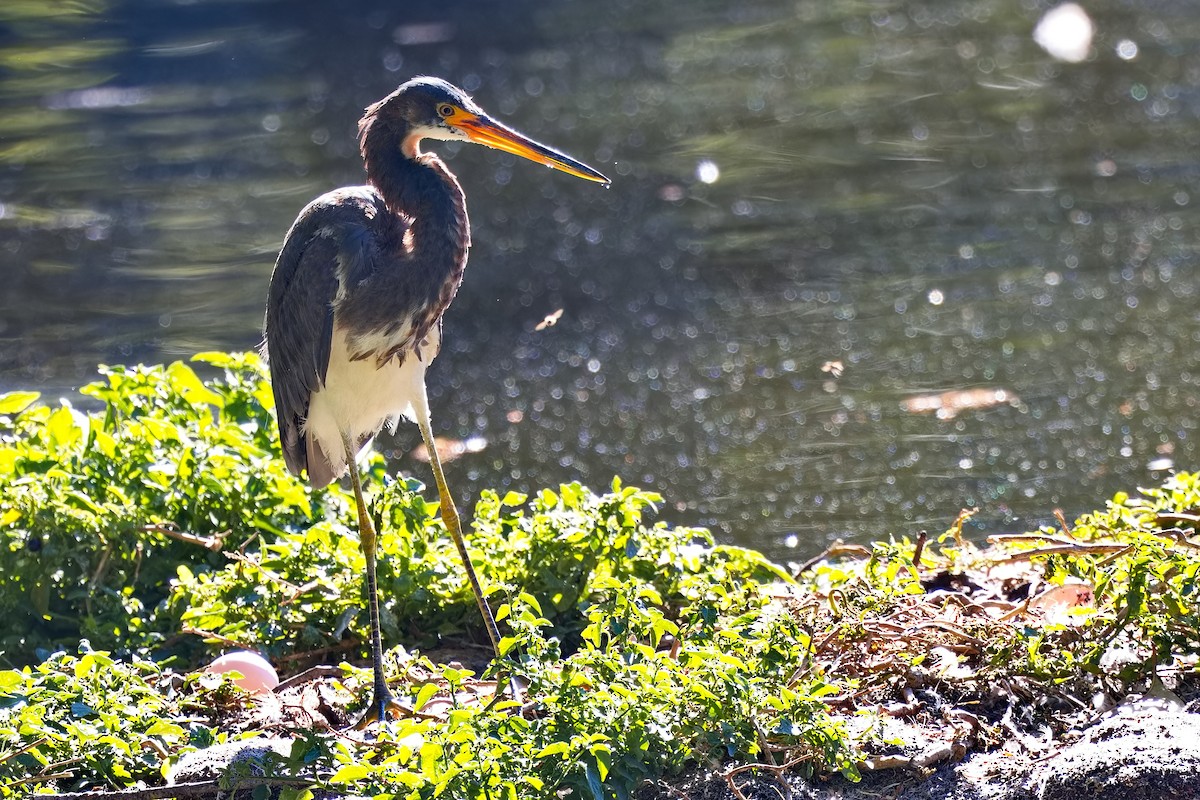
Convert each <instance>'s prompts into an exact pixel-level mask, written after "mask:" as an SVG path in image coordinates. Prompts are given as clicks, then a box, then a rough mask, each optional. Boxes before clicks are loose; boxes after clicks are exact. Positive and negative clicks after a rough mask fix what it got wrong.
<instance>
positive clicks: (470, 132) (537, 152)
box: [446, 112, 611, 186]
mask: <svg viewBox="0 0 1200 800" xmlns="http://www.w3.org/2000/svg"><path fill="white" fill-rule="evenodd" d="M446 121H447V122H449V123H450V124H451V125H453V126H454V127H456V128H458V129H459V130H461V131H463V133H465V134H467V138H468V139H470V140H471V141H472V142H475V143H477V144H482V145H487V146H488V147H493V148H495V149H497V150H503V151H504V152H506V153H512V154H513V155H515V156H520V157H521V158H527V159H529V160H530V161H536V162H537V163H539V164H545V165H546V166H548V167H553V168H554V169H557V170H562V171H563V172H565V173H567V174H568V175H574V176H575V177H576V178H583V179H584V180H585V181H595V182H596V183H602V184H604V185H605V186H608V185H609V184H610V183H611V181H610V180H609V179H608V178H607V177H605V176H604V175H602V174H601V173H599V172H597V171H596V170H594V169H592V168H591V167H589V166H588V165H587V164H584V163H583V162H582V161H576V160H575V159H573V158H571V157H570V156H569V155H567V154H566V153H560V152H558V151H557V150H555V149H554V148H552V147H547V146H546V145H544V144H541V143H540V142H535V141H534V140H533V139H530V138H529V137H528V136H525V135H523V134H520V133H517V132H516V131H514V130H513V129H512V128H509V127H508V126H506V125H502V124H500V123H499V122H496V121H495V120H494V119H492V118H491V117H487V116H484V115H483V114H478V115H476V114H469V113H465V112H460V113H459V114H456V115H455V116H454V118H453V119H448V120H446Z"/></svg>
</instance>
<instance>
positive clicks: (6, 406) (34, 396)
mask: <svg viewBox="0 0 1200 800" xmlns="http://www.w3.org/2000/svg"><path fill="white" fill-rule="evenodd" d="M41 396H42V395H41V394H40V393H38V392H7V393H5V394H0V414H20V413H21V412H22V411H24V410H25V409H26V408H29V406H31V405H33V404H34V403H36V402H37V400H38V398H39V397H41Z"/></svg>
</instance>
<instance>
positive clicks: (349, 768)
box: [329, 764, 371, 783]
mask: <svg viewBox="0 0 1200 800" xmlns="http://www.w3.org/2000/svg"><path fill="white" fill-rule="evenodd" d="M370 774H371V768H370V767H368V766H367V765H366V764H346V765H345V766H343V767H341V768H340V769H338V771H337V772H335V773H333V775H332V776H331V777H330V778H329V782H330V783H356V782H358V781H361V780H362V779H363V778H365V777H367V776H368V775H370Z"/></svg>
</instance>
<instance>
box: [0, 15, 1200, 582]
mask: <svg viewBox="0 0 1200 800" xmlns="http://www.w3.org/2000/svg"><path fill="white" fill-rule="evenodd" d="M1046 8H1047V6H1046V5H1044V4H1040V3H1036V2H1028V1H1027V2H1024V3H1021V4H1017V3H1013V2H1007V1H1006V2H1000V0H977V1H975V2H946V3H935V4H924V3H918V2H887V1H886V0H881V1H880V2H829V3H817V2H799V3H797V2H760V3H745V2H737V3H733V2H730V3H717V2H699V3H687V4H675V3H668V2H637V3H635V2H628V1H627V2H614V3H603V4H602V3H592V2H584V0H572V1H571V2H561V3H553V4H543V3H536V2H516V3H504V4H492V3H484V2H466V3H432V2H426V3H415V4H414V3H405V4H396V3H384V2H356V3H346V4H334V3H326V2H315V1H313V2H291V1H290V0H289V2H282V0H279V1H276V2H272V1H271V0H262V1H261V2H216V1H215V0H198V1H197V2H179V3H161V2H149V0H128V1H127V2H104V1H103V0H87V1H86V2H79V3H75V4H71V5H68V6H62V7H52V8H50V9H48V8H47V7H46V6H45V4H42V3H35V2H32V1H31V0H15V1H14V0H7V2H6V3H5V4H4V7H3V8H2V9H0V65H2V67H3V68H2V69H0V275H2V276H3V281H2V282H0V285H2V287H3V288H2V289H0V389H5V390H7V389H13V388H33V389H39V390H41V391H43V392H45V393H47V394H49V395H50V396H51V397H53V396H57V395H69V393H70V391H71V389H72V388H74V387H77V386H78V385H80V384H82V383H84V382H87V381H88V380H90V379H91V378H92V376H93V375H94V368H95V365H96V364H97V363H98V362H135V361H146V362H160V361H164V360H172V359H176V358H186V357H187V356H189V355H190V354H192V353H194V352H197V351H201V350H209V349H218V348H219V349H247V348H252V347H254V346H255V345H256V344H257V342H258V339H259V336H260V327H261V320H262V307H263V303H264V298H265V293H266V285H267V281H268V278H269V275H270V270H271V266H272V263H273V260H274V257H275V254H276V252H277V250H278V247H279V245H280V243H281V241H282V238H283V234H284V232H285V231H286V230H287V227H288V225H289V224H290V223H291V221H292V219H293V218H294V217H295V215H296V213H297V212H298V211H299V209H300V208H301V207H302V206H303V205H304V203H306V202H307V201H308V200H309V199H311V198H312V197H314V196H316V195H318V194H320V193H322V192H324V191H326V190H328V189H330V188H332V187H335V186H339V185H347V184H355V183H359V182H361V180H362V171H361V166H360V164H359V163H358V160H357V153H356V149H355V143H354V129H355V123H356V121H357V118H358V116H359V114H360V113H361V109H362V108H363V107H364V106H365V105H366V104H368V103H370V102H372V101H373V100H375V99H378V98H379V97H381V96H382V95H384V94H386V93H387V92H389V91H390V90H391V89H393V88H395V86H396V85H397V84H398V83H400V82H402V81H403V80H406V79H407V78H408V77H411V76H412V75H415V74H422V73H426V74H437V75H440V76H442V77H445V78H447V79H449V80H451V81H454V82H456V83H458V84H460V85H462V86H464V87H466V88H467V89H468V90H470V91H472V92H473V93H474V94H475V96H476V99H477V100H479V101H480V102H481V103H482V104H483V105H484V106H485V107H486V108H488V109H489V110H491V111H492V112H493V113H494V114H495V115H496V116H498V117H501V118H503V119H504V120H506V121H507V122H509V123H511V124H513V125H515V126H517V127H519V128H521V129H522V130H524V131H526V132H528V133H530V134H531V135H533V136H535V137H536V138H539V139H542V140H544V141H547V142H550V143H552V144H554V145H556V146H558V147H560V148H562V149H564V150H566V151H567V152H570V153H572V154H573V155H576V156H578V157H580V158H582V159H583V160H585V161H588V162H590V163H592V164H593V165H595V166H597V167H599V168H600V169H601V170H602V171H605V172H607V173H608V174H609V175H610V176H611V177H612V178H613V179H614V182H613V187H612V188H611V189H609V190H607V191H605V190H603V189H600V188H598V187H597V186H595V185H594V184H587V183H584V182H582V181H577V180H572V179H571V178H569V177H568V176H565V175H562V174H561V173H552V172H550V171H549V170H544V169H541V168H539V167H536V166H535V165H531V164H527V163H524V162H522V163H516V161H515V159H513V158H511V157H509V156H507V155H504V154H500V153H494V152H488V151H485V150H483V149H481V148H473V147H460V146H456V145H438V146H437V148H438V150H439V152H440V153H442V155H443V156H444V157H445V158H446V159H447V160H448V162H449V163H450V165H451V168H452V169H453V170H454V171H455V172H457V173H458V175H459V177H460V179H461V181H462V183H463V185H464V188H465V189H466V191H467V195H468V202H469V207H470V211H471V215H472V222H473V225H474V240H475V246H474V248H473V250H472V254H471V262H470V266H469V268H468V273H467V278H466V282H465V284H464V287H463V289H462V291H460V293H459V295H458V298H457V299H456V301H455V303H454V305H453V306H452V307H451V310H450V311H449V312H448V314H447V317H446V326H445V340H446V345H445V347H444V349H443V352H442V354H441V356H440V358H439V359H438V361H437V362H436V364H435V366H434V367H433V368H432V369H431V371H430V373H429V382H430V394H431V400H432V403H433V405H434V409H435V420H434V422H435V429H436V431H437V433H438V434H439V435H441V436H445V437H449V438H453V439H467V438H472V437H475V438H478V439H482V440H483V441H485V442H486V446H485V447H484V448H483V449H482V450H480V451H479V452H476V453H470V454H468V455H465V456H463V458H461V459H460V460H458V461H456V462H454V463H453V464H452V465H451V466H450V467H449V471H450V476H449V479H450V481H451V484H452V486H454V488H455V489H456V491H458V492H459V493H460V497H459V499H460V501H462V502H464V503H470V502H472V501H473V499H474V498H475V497H477V496H478V492H479V491H480V489H481V488H485V487H498V488H502V489H516V490H521V491H530V490H536V489H537V488H539V487H542V486H546V485H550V486H553V485H555V484H557V483H559V482H562V481H569V480H576V479H578V480H582V481H584V482H586V483H589V484H592V485H594V486H596V487H602V486H604V485H605V484H607V483H608V481H609V480H610V479H611V477H612V476H613V475H614V474H619V475H620V476H622V478H623V479H624V480H625V481H626V482H627V483H638V484H641V485H644V486H647V487H650V488H654V489H656V490H657V491H659V492H661V493H662V494H663V495H664V496H665V497H666V498H667V502H666V504H665V508H664V511H663V516H664V517H666V518H669V519H671V520H672V521H677V522H686V523H697V524H704V525H708V526H710V527H712V528H713V529H714V530H715V531H716V532H717V533H718V535H719V536H720V537H721V538H722V539H723V540H725V541H736V542H739V543H742V544H747V545H751V546H755V547H759V548H762V549H764V550H766V551H767V552H769V553H771V554H772V555H774V556H777V557H780V558H800V557H802V556H804V555H805V554H811V553H814V552H816V551H818V550H820V549H821V548H822V547H823V546H824V545H825V544H826V543H827V542H829V541H831V540H833V539H836V538H839V537H840V538H846V539H855V540H860V541H864V540H870V539H875V538H880V537H886V536H888V535H889V534H896V535H900V534H908V535H912V534H915V533H916V532H917V531H919V530H922V529H927V530H929V531H931V532H934V533H937V532H940V531H942V530H944V529H945V527H946V526H947V525H948V524H949V522H950V521H951V520H953V518H954V517H955V516H956V515H957V513H958V511H959V509H960V508H963V507H969V506H976V505H978V506H980V508H981V512H980V514H979V515H978V516H977V517H976V518H975V520H974V521H973V525H974V528H973V530H975V531H976V532H978V533H982V532H999V531H1009V530H1022V529H1028V528H1032V527H1036V526H1037V525H1039V524H1042V523H1045V522H1048V521H1050V520H1051V519H1052V517H1051V512H1052V510H1053V509H1054V508H1056V507H1058V508H1062V509H1063V510H1064V511H1065V512H1066V513H1067V514H1068V515H1071V514H1075V513H1078V512H1081V511H1083V510H1086V509H1089V508H1092V507H1094V506H1095V505H1096V504H1097V503H1098V502H1101V501H1102V500H1103V498H1104V497H1105V496H1107V495H1109V494H1111V493H1112V492H1113V491H1116V490H1118V489H1129V488H1133V487H1136V486H1138V485H1146V484H1150V483H1153V482H1156V481H1159V480H1161V479H1162V478H1163V477H1165V475H1167V474H1169V470H1170V469H1172V468H1176V467H1177V468H1195V467H1196V466H1197V464H1198V463H1200V459H1198V458H1197V455H1198V452H1197V444H1196V435H1197V431H1196V427H1197V422H1196V420H1197V402H1198V400H1200V388H1198V382H1200V366H1198V357H1197V351H1198V343H1200V303H1198V300H1197V289H1198V283H1197V277H1196V270H1195V266H1196V247H1197V242H1198V236H1197V230H1198V228H1197V215H1196V213H1195V211H1194V209H1195V207H1196V199H1195V198H1193V197H1192V195H1193V194H1195V193H1196V187H1197V176H1198V175H1200V164H1198V162H1197V154H1198V153H1200V141H1198V140H1200V125H1198V116H1200V90H1198V89H1197V87H1198V86H1200V17H1197V15H1196V14H1195V13H1194V9H1193V8H1192V7H1191V5H1190V4H1189V3H1186V2H1174V3H1173V2H1153V1H1152V0H1147V1H1146V2H1141V3H1135V2H1124V3H1117V2H1109V3H1096V4H1090V8H1089V10H1090V12H1091V14H1092V18H1093V20H1094V22H1095V25H1096V36H1095V39H1094V41H1093V46H1092V50H1091V55H1090V56H1089V57H1088V59H1087V60H1085V61H1084V62H1082V63H1078V64H1066V63H1060V62H1058V61H1055V60H1054V59H1053V58H1051V57H1050V56H1049V55H1048V54H1047V53H1046V52H1044V51H1043V50H1042V49H1041V48H1040V47H1039V46H1038V45H1037V44H1036V43H1035V42H1034V41H1033V39H1032V36H1031V31H1032V30H1033V27H1034V25H1035V24H1036V22H1037V20H1038V18H1039V17H1040V16H1041V14H1042V13H1043V12H1044V11H1045V10H1046ZM559 309H562V314H561V317H560V318H559V321H558V322H557V324H556V325H554V326H552V327H543V328H542V329H541V330H538V329H537V328H538V323H539V322H541V321H542V320H543V319H545V317H546V316H547V315H549V314H552V313H554V312H556V311H557V310H559ZM947 393H951V394H947ZM939 402H940V403H942V409H941V412H940V413H938V412H937V411H936V410H935V407H936V406H937V404H938V403H939ZM418 440H419V436H418V435H417V433H416V430H415V428H411V429H407V430H402V431H401V433H400V434H399V435H398V436H397V437H396V439H395V440H394V441H388V442H384V443H383V445H382V446H383V447H384V448H385V449H387V450H388V451H389V452H390V453H392V454H393V455H394V456H395V463H396V466H397V469H400V470H404V471H411V472H413V473H414V474H416V475H418V476H425V475H426V470H427V468H426V467H425V466H424V465H423V464H420V463H418V462H416V461H414V460H413V459H412V457H411V456H410V455H408V451H409V450H410V449H411V448H412V447H413V446H414V445H415V444H416V443H417V441H418Z"/></svg>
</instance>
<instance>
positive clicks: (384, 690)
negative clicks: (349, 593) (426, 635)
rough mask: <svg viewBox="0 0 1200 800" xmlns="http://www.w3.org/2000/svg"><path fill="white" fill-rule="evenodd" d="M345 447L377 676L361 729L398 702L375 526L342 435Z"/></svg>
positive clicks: (351, 452) (351, 449)
mask: <svg viewBox="0 0 1200 800" xmlns="http://www.w3.org/2000/svg"><path fill="white" fill-rule="evenodd" d="M342 445H343V446H344V447H345V448H346V463H347V464H349V466H350V484H351V486H353V487H354V503H355V505H356V506H358V538H359V542H360V544H361V546H362V553H363V558H364V559H365V560H366V562H367V605H368V606H370V609H369V610H370V616H371V667H372V669H373V670H374V673H375V680H374V689H373V691H372V693H371V703H370V705H368V706H367V709H366V711H364V712H363V716H362V719H360V720H359V722H358V726H359V727H363V726H365V725H367V724H369V723H371V722H374V721H376V720H379V721H383V720H386V719H387V718H388V712H389V710H394V709H395V707H396V701H395V700H394V699H392V693H391V692H390V691H388V687H387V681H386V680H385V679H384V677H383V634H382V633H381V631H380V628H379V588H378V584H377V582H376V579H375V544H376V535H375V524H374V523H373V522H372V521H371V515H370V514H368V513H367V504H366V502H365V501H364V500H363V491H362V480H361V478H359V475H358V462H357V460H356V459H355V452H354V446H353V445H352V444H351V443H350V437H349V436H347V435H346V434H345V433H343V434H342Z"/></svg>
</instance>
